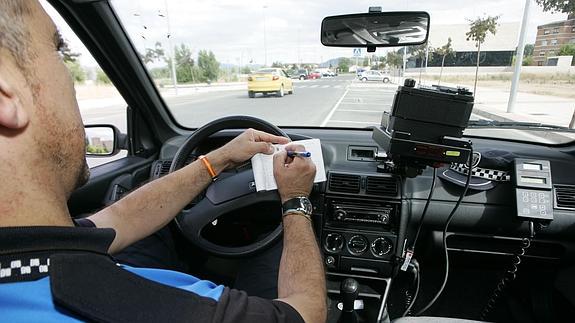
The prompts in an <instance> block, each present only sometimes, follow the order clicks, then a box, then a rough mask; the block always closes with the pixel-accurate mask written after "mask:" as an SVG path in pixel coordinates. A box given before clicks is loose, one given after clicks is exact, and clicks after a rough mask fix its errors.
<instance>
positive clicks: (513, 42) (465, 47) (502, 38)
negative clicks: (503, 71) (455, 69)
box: [409, 22, 520, 67]
mask: <svg viewBox="0 0 575 323" xmlns="http://www.w3.org/2000/svg"><path fill="white" fill-rule="evenodd" d="M519 27H520V24H519V22H503V23H499V26H498V27H497V33H496V35H495V36H494V35H491V34H489V35H487V38H486V40H485V42H484V43H483V44H481V57H480V64H481V66H510V65H511V63H512V61H513V55H515V49H516V46H517V40H518V38H519ZM468 31H469V24H454V25H433V24H432V25H431V27H430V31H429V42H430V43H429V46H430V47H434V48H436V47H441V46H443V45H445V44H446V43H447V39H448V38H450V37H451V46H452V48H453V50H454V51H455V55H454V56H451V57H447V58H446V59H445V66H475V64H476V62H477V48H476V47H475V43H474V42H473V41H468V40H467V36H466V35H465V33H466V32H468ZM416 66H417V67H419V66H420V60H415V59H412V61H411V62H410V64H409V67H416ZM427 66H441V57H440V56H438V55H431V54H430V55H429V62H428V65H427Z"/></svg>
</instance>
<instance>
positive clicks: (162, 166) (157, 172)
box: [152, 160, 172, 178]
mask: <svg viewBox="0 0 575 323" xmlns="http://www.w3.org/2000/svg"><path fill="white" fill-rule="evenodd" d="M171 166H172V161H171V160H158V161H157V162H156V164H155V165H154V167H153V170H154V174H153V176H152V177H153V178H160V177H162V176H164V175H166V174H168V173H169V172H170V167H171Z"/></svg>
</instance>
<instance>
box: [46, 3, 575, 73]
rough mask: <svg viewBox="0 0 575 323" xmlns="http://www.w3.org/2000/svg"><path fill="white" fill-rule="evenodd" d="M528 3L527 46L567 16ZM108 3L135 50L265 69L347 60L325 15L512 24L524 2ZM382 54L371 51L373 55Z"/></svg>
mask: <svg viewBox="0 0 575 323" xmlns="http://www.w3.org/2000/svg"><path fill="white" fill-rule="evenodd" d="M531 1H532V2H531V10H530V19H529V24H528V28H527V43H533V42H534V41H535V35H536V32H537V25H541V24H545V23H549V22H552V21H558V20H564V19H566V17H567V15H566V14H560V13H556V14H551V13H545V12H543V10H542V9H541V8H540V7H539V6H538V5H537V4H536V3H535V1H534V0H531ZM111 3H112V5H113V7H114V9H115V10H116V12H117V14H118V15H119V17H120V20H121V21H122V23H123V25H124V27H125V28H126V30H127V31H128V33H129V35H130V37H131V39H132V42H133V43H134V44H135V46H136V48H137V49H138V50H139V51H141V52H144V50H145V48H152V47H153V46H154V44H155V43H156V42H161V43H162V46H163V47H164V48H165V49H168V48H169V47H170V46H169V42H170V41H171V44H172V46H175V45H177V44H182V43H183V44H186V45H188V46H189V47H190V48H191V49H192V53H193V55H194V56H196V55H197V53H198V51H199V50H201V49H208V50H212V51H213V52H214V54H215V55H216V58H217V59H218V61H220V62H221V63H224V64H234V65H245V64H248V63H250V62H251V63H254V64H264V63H266V62H267V64H268V65H269V64H272V62H275V61H280V62H283V63H294V62H304V63H305V62H317V63H319V62H323V61H326V60H328V59H331V58H336V57H340V56H346V57H351V56H352V49H351V48H333V47H331V48H329V47H324V46H323V45H321V43H320V40H319V35H320V26H321V21H322V19H323V18H324V17H326V16H330V15H339V14H349V13H361V12H367V10H368V8H369V7H370V6H374V5H375V6H382V9H383V11H399V10H422V11H427V12H429V14H430V16H431V25H432V26H433V25H445V24H462V23H467V19H471V18H475V17H478V16H482V15H500V16H501V18H500V21H501V22H520V21H521V20H522V17H523V8H524V5H525V0H475V1H469V0H386V1H385V2H379V3H377V2H372V1H366V0H352V1H351V0H318V1H312V0H291V1H290V0H285V1H269V0H217V1H214V0H140V1H138V0H132V1H129V0H112V1H111ZM43 5H44V6H45V7H46V8H47V11H48V13H49V15H50V16H51V17H52V18H53V19H54V20H55V22H56V25H57V26H58V27H59V28H60V30H61V32H62V34H63V36H64V38H65V39H66V40H67V41H68V42H69V43H70V46H71V48H72V50H73V51H76V52H79V53H81V54H82V55H81V57H80V62H81V64H82V65H85V66H94V65H96V63H95V61H94V60H93V59H92V58H91V56H90V55H89V53H88V52H87V50H86V49H85V48H84V47H83V46H82V44H81V42H80V41H79V40H78V39H77V38H76V37H75V35H74V34H73V32H72V31H71V30H70V28H69V27H68V26H66V25H65V23H64V21H63V20H62V18H61V17H59V15H58V13H57V12H55V11H54V10H53V9H52V8H49V5H47V4H46V3H45V2H44V3H43ZM168 18H169V19H168ZM517 26H518V28H519V26H520V24H517ZM168 35H170V37H169V39H168V37H167V36H168ZM495 37H496V36H495ZM168 52H169V51H168ZM385 52H386V50H382V49H378V51H377V52H376V54H384V53H385Z"/></svg>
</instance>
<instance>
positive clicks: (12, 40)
mask: <svg viewBox="0 0 575 323" xmlns="http://www.w3.org/2000/svg"><path fill="white" fill-rule="evenodd" d="M29 1H30V0H0V52H1V51H3V50H6V51H7V52H8V54H10V55H11V56H12V58H13V59H14V61H15V62H16V64H17V65H18V67H20V68H21V69H23V70H25V69H26V65H27V61H28V58H29V54H30V53H29V49H28V43H27V42H29V41H30V32H29V31H28V27H27V26H26V23H25V20H24V18H25V17H26V16H27V15H30V14H31V9H30V6H29V4H30V3H29ZM0 64H2V58H1V56H0Z"/></svg>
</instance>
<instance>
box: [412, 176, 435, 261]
mask: <svg viewBox="0 0 575 323" xmlns="http://www.w3.org/2000/svg"><path fill="white" fill-rule="evenodd" d="M436 177H437V169H436V168H433V179H432V180H431V189H430V190H429V195H428V196H427V201H426V202H425V206H424V207H423V212H422V213H421V218H420V219H419V225H418V226H417V231H416V232H415V236H414V237H413V242H412V243H411V248H409V249H410V250H411V252H412V253H415V244H416V243H417V239H418V238H419V232H421V228H422V227H423V220H424V219H425V215H426V214H427V208H428V207H429V203H430V202H431V199H432V198H433V191H434V190H435V178H436Z"/></svg>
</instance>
